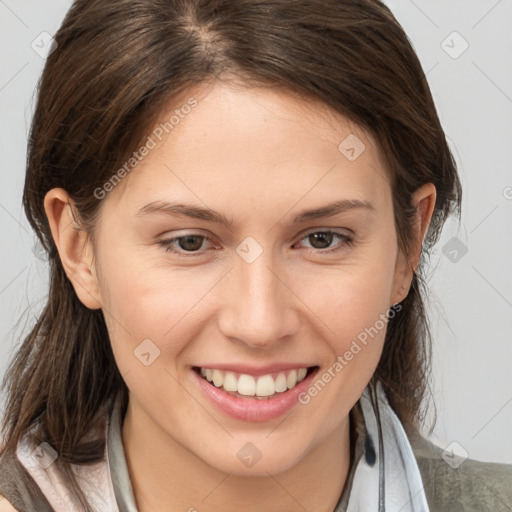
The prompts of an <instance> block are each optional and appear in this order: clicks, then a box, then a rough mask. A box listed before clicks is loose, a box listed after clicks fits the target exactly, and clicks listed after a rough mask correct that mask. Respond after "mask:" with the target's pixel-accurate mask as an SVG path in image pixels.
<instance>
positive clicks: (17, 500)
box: [0, 450, 53, 512]
mask: <svg viewBox="0 0 512 512" xmlns="http://www.w3.org/2000/svg"><path fill="white" fill-rule="evenodd" d="M51 510H53V509H52V508H51V506H50V504H49V503H48V501H47V499H46V497H45V496H44V494H43V493H42V491H41V489H40V488H39V486H38V485H37V484H36V483H35V482H34V480H33V479H32V477H31V476H30V475H29V474H28V473H27V471H26V470H25V468H24V467H23V465H22V464H21V463H20V461H19V460H18V458H17V456H16V454H15V453H13V452H12V451H10V450H9V451H8V450H4V451H3V452H1V453H0V512H13V511H15V512H17V511H23V512H29V511H30V512H35V511H37V512H49V511H51Z"/></svg>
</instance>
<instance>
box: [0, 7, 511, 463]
mask: <svg viewBox="0 0 512 512" xmlns="http://www.w3.org/2000/svg"><path fill="white" fill-rule="evenodd" d="M386 3H387V4H388V5H389V6H390V8H391V9H392V11H393V12H394V14H395V15H396V17H397V19H398V21H399V22H400V23H401V24H402V26H403V27H404V29H405V31H406V32H407V34H408V35H409V38H410V39H411V41H412V43H413V45H414V47H415V49H416V51H417V53H418V55H419V58H420V60H421V62H422V65H423V68H424V70H425V72H426V73H427V78H428V80H429V83H430V86H431V89H432V92H433V95H434V99H435V102H436V105H437V108H438V112H439V115H440V118H441V121H442V123H443V127H444V129H445V131H446V134H447V135H448V137H449V140H450V144H451V147H452V149H453V151H454V154H455V157H456V159H457V163H458V165H459V169H460V175H461V179H462V184H463V187H464V201H463V215H462V223H461V225H460V227H459V225H458V223H457V222H456V221H449V222H448V223H447V225H446V227H445V230H444V232H443V237H442V239H441V241H440V244H439V246H438V248H437V252H435V254H434V255H433V257H432V260H431V261H432V270H431V275H430V279H429V284H430V288H431V306H430V314H431V321H432V330H433V334H434V338H435V341H434V343H435V344H434V387H433V393H434V397H435V403H436V406H437V414H438V420H437V425H436V428H435V430H434V435H433V440H434V441H435V442H437V444H439V445H440V446H442V447H443V448H444V447H448V448H449V449H450V450H452V449H453V452H454V453H456V454H458V455H460V456H461V457H463V456H466V454H468V455H469V457H471V458H474V459H480V460H487V461H497V462H507V463H512V436H511V435H510V434H511V432H512V376H511V375H512V369H511V362H512V337H511V331H512V270H511V265H512V171H511V164H512V144H511V142H512V139H511V135H512V133H511V132H512V122H511V120H512V119H511V118H512V55H511V53H512V51H511V50H512V0H499V1H497V0H485V1H482V0H478V1H476V0H474V1H467V0H456V1H450V2H448V1H446V0H436V1H434V0H416V1H412V0H392V1H391V0H389V1H387V2H386ZM70 4H71V2H70V1H69V0H66V1H65V0H58V1H56V0H52V1H51V2H41V1H40V0H23V1H14V0H5V1H4V0H0V38H1V45H0V60H1V64H0V70H1V71H0V112H1V124H0V130H1V132H0V144H1V147H0V159H1V162H0V168H1V171H0V180H1V181H0V234H1V241H2V242H1V247H0V332H1V343H0V376H3V374H4V371H5V369H6V367H7V363H8V359H9V358H10V356H11V355H12V354H13V351H14V350H15V349H16V347H17V346H18V344H19V340H20V337H21V336H22V335H23V334H26V333H27V331H28V327H29V326H30V325H31V324H33V322H34V321H35V318H36V316H37V314H38V312H39V311H40V309H41V307H42V306H43V304H44V299H45V295H46V289H47V285H48V280H47V275H46V274H47V266H46V264H45V262H44V261H43V260H41V259H38V257H37V254H38V251H37V247H34V243H35V235H34V234H33V233H32V231H31V229H30V227H29V225H28V222H27V220H26V218H25V216H24V214H23V213H22V207H21V196H22V189H23V181H24V164H25V155H26V141H27V133H28V128H29V124H30V119H31V115H32V111H33V103H34V88H35V86H36V83H37V80H38V77H39V74H40V73H41V70H42V67H43V65H44V58H42V57H41V56H40V55H38V53H37V52H36V51H35V50H34V49H33V48H32V46H31V45H32V42H33V41H36V43H37V42H38V41H41V36H40V34H41V33H42V32H48V33H50V34H53V33H54V32H55V31H56V30H57V28H58V26H59V25H60V22H61V20H62V18H63V16H64V14H65V12H66V10H67V9H68V8H69V6H70ZM453 32H457V34H453ZM40 45H43V43H40ZM466 45H468V47H467V49H465V51H462V50H464V48H465V47H466ZM454 237H456V238H455V239H454ZM466 251H467V252H466ZM63 342H65V340H63ZM2 405H3V401H2V400H0V407H1V406H2ZM461 460H462V459H461Z"/></svg>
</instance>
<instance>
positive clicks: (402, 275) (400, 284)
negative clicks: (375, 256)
mask: <svg viewBox="0 0 512 512" xmlns="http://www.w3.org/2000/svg"><path fill="white" fill-rule="evenodd" d="M435 204H436V187H435V186H434V184H433V183H425V184H424V185H422V186H421V187H419V188H418V189H416V191H415V192H414V194H413V196H412V199H411V205H412V206H413V207H414V208H415V210H416V214H415V221H414V225H413V234H412V240H411V244H410V249H409V258H407V256H406V255H405V254H404V252H403V251H402V250H401V249H399V253H398V257H397V262H396V266H395V276H394V284H393V293H392V297H391V299H392V300H391V304H390V306H391V305H392V304H396V303H398V302H401V301H402V300H404V299H405V297H407V294H408V293H409V289H410V287H411V283H412V280H413V277H414V273H415V272H416V269H417V268H418V265H419V262H420V257H421V249H422V246H423V240H424V239H425V235H426V233H427V228H428V226H429V224H430V221H431V220H432V214H433V213H434V208H435Z"/></svg>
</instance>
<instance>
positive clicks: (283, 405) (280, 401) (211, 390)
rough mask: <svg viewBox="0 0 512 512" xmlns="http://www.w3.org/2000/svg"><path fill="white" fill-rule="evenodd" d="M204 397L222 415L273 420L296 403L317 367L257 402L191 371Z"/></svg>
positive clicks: (251, 419) (261, 420)
mask: <svg viewBox="0 0 512 512" xmlns="http://www.w3.org/2000/svg"><path fill="white" fill-rule="evenodd" d="M191 371H192V373H193V374H194V376H195V378H196V381H197V383H198V384H199V387H200V388H201V390H202V391H203V392H204V393H205V395H206V396H207V397H208V398H209V399H210V400H211V401H212V402H213V403H214V404H215V405H216V406H217V407H218V408H219V409H220V410H221V411H223V412H224V413H226V414H229V416H231V417H233V418H236V419H238V420H243V421H252V422H263V421H269V420H273V419H275V418H278V417H279V416H282V415H283V414H285V413H286V412H288V411H289V410H290V409H291V408H292V407H293V406H294V405H295V404H297V402H298V397H299V395H300V394H301V393H302V392H304V391H306V389H307V388H308V387H309V385H310V382H311V380H312V378H313V377H314V375H315V374H316V373H317V372H318V367H317V368H315V369H314V370H313V371H311V373H309V374H308V375H306V377H305V378H304V379H303V380H301V381H300V382H299V383H298V384H297V385H296V386H295V387H293V388H292V389H289V390H288V391H285V392H284V393H282V394H280V395H277V396H276V397H274V398H266V399H262V400H259V399H258V398H255V397H248V398H238V397H236V396H233V395H230V394H228V393H226V392H225V391H223V390H222V389H221V388H217V387H215V386H214V385H213V384H210V383H209V382H208V381H207V380H206V379H204V378H203V377H201V376H200V375H199V374H198V373H197V372H196V371H195V370H193V369H192V370H191Z"/></svg>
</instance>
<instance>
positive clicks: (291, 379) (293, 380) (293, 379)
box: [286, 370, 297, 389]
mask: <svg viewBox="0 0 512 512" xmlns="http://www.w3.org/2000/svg"><path fill="white" fill-rule="evenodd" d="M295 384H297V370H292V371H291V372H290V373H289V374H288V377H287V378H286V385H287V386H288V389H292V388H293V386H295Z"/></svg>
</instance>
